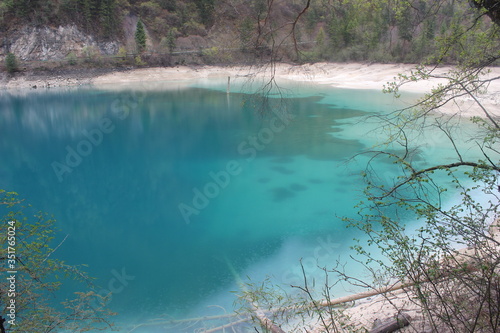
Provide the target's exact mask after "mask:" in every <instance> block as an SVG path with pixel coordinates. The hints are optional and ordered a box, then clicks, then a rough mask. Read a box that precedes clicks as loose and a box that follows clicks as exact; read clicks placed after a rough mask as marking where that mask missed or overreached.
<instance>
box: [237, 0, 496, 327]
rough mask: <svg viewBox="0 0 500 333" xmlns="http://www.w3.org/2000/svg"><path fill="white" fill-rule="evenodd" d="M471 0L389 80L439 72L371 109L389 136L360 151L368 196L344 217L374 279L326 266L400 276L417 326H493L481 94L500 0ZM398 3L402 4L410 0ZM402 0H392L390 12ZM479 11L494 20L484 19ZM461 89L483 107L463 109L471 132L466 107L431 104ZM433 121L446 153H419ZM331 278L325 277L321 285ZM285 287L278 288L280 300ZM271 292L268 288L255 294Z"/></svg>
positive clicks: (384, 282) (491, 231) (492, 189)
mask: <svg viewBox="0 0 500 333" xmlns="http://www.w3.org/2000/svg"><path fill="white" fill-rule="evenodd" d="M443 4H444V1H439V2H438V3H437V4H433V6H431V8H430V9H429V10H433V11H437V10H441V8H444V9H446V6H443V7H442V5H443ZM473 5H474V6H476V7H477V8H479V9H481V10H480V11H475V12H471V11H470V10H469V9H464V10H463V11H455V12H454V13H453V15H454V17H455V18H457V21H456V22H459V21H460V23H461V24H460V26H457V28H453V29H451V31H450V34H449V35H447V36H441V38H440V40H438V41H437V42H438V46H439V50H438V51H439V52H438V54H437V57H436V58H433V59H432V61H433V63H435V64H436V65H435V66H417V67H416V68H415V70H414V71H412V72H411V73H403V74H401V75H400V76H399V79H398V80H396V81H395V82H393V83H391V84H389V85H388V86H387V88H386V92H389V93H394V94H395V95H396V96H398V89H399V88H400V87H401V86H402V85H404V84H406V83H408V82H415V81H421V80H427V79H429V78H439V79H441V80H445V83H443V84H440V85H438V86H437V87H435V88H434V89H432V90H431V91H430V92H429V93H428V94H426V95H425V96H424V97H423V98H422V99H421V100H420V101H419V102H418V103H416V104H415V105H413V106H412V107H409V108H405V109H403V110H399V111H397V112H394V113H391V114H389V115H379V116H377V117H376V119H377V120H378V121H379V122H380V127H379V129H378V131H377V132H383V133H387V140H386V141H385V142H384V143H382V144H381V145H380V146H378V147H373V148H372V149H370V150H369V151H367V152H365V153H364V154H363V156H367V155H368V160H369V163H368V164H367V166H366V168H365V172H364V174H363V176H364V178H365V180H366V184H367V185H366V189H365V197H366V199H365V200H364V201H362V202H361V203H360V204H359V206H358V208H359V218H357V219H351V218H349V219H347V218H346V219H344V220H345V221H346V222H347V223H349V224H350V226H351V227H356V228H359V229H360V230H361V231H363V232H364V233H365V234H366V235H367V236H368V244H364V243H363V244H362V243H360V244H359V245H358V246H356V247H355V250H357V253H358V255H359V257H358V258H360V259H358V260H359V261H360V262H361V263H364V264H365V265H366V266H365V267H366V268H367V269H368V271H369V272H371V273H372V275H373V280H362V279H360V278H359V277H352V276H350V275H349V273H348V272H345V271H344V270H343V269H339V267H338V266H334V267H333V268H330V269H326V268H325V272H327V271H328V272H329V273H330V274H333V275H336V280H337V281H339V280H348V281H350V282H352V283H353V284H355V285H357V286H363V287H367V288H380V287H381V286H386V287H385V288H383V290H386V291H387V290H394V287H390V286H392V285H394V284H395V282H398V283H397V284H396V285H397V288H398V289H403V290H404V291H405V292H406V293H407V294H408V299H409V300H411V301H413V302H414V303H415V304H416V305H417V306H418V307H419V308H420V310H421V313H422V315H423V319H424V320H423V323H422V327H414V329H415V330H416V331H432V332H457V333H461V332H491V333H493V332H498V331H499V330H500V252H499V250H498V249H499V248H500V221H499V220H498V217H499V212H500V210H499V208H500V186H499V184H500V150H499V148H498V147H499V146H500V145H499V141H500V114H498V112H497V111H496V110H488V109H487V108H486V107H485V105H484V104H483V103H482V94H483V93H484V92H485V91H486V90H487V86H488V84H489V83H490V82H491V81H492V80H497V79H499V78H487V77H485V76H484V74H485V73H486V72H487V69H486V68H487V66H489V65H491V64H495V62H496V61H497V60H498V59H499V57H500V55H499V54H500V52H499V51H500V44H499V43H498V41H499V40H500V34H499V33H500V32H499V27H498V25H500V20H499V17H500V15H498V16H497V14H498V13H500V9H498V8H500V1H475V2H473ZM403 6H406V7H403V9H404V8H408V7H407V6H408V3H407V2H404V3H403ZM412 7H416V6H412ZM401 9H402V8H394V10H395V11H396V12H398V11H400V10H401ZM434 13H436V12H434ZM406 14H408V13H406ZM431 14H432V11H429V12H427V15H431ZM458 15H461V16H458ZM486 15H487V16H489V17H491V18H492V20H493V22H494V23H495V24H494V25H491V24H489V22H486V21H485V20H484V18H485V16H486ZM400 23H402V22H401V21H400ZM428 36H429V35H427V37H428ZM330 37H331V38H332V36H330ZM332 39H333V38H332ZM412 39H413V38H411V39H410V38H407V41H408V42H410V41H411V40H412ZM471 45H473V46H472V47H471ZM452 53H453V55H452V56H453V58H454V59H457V60H458V62H459V65H457V66H456V67H455V68H454V69H452V70H450V71H448V72H443V71H439V70H438V67H437V66H438V65H439V64H441V63H443V62H445V59H446V57H447V56H449V55H450V54H452ZM464 98H466V99H468V100H470V101H472V102H473V103H474V104H475V107H476V108H477V109H478V110H479V111H480V112H482V114H481V116H475V117H472V118H471V119H470V121H471V124H472V125H474V126H475V130H474V131H473V132H472V133H471V132H470V131H469V132H468V135H466V134H467V133H466V132H460V131H458V130H459V129H460V126H461V122H462V121H463V118H464V115H463V113H462V111H463V110H461V109H460V108H458V109H457V112H456V113H455V114H454V115H446V114H440V113H438V111H439V108H441V107H443V106H445V105H447V104H453V103H455V102H460V101H461V100H462V101H463V99H464ZM457 104H458V105H459V103H457ZM469 130H470V128H469ZM432 131H434V132H435V133H440V134H441V139H440V140H439V141H436V143H435V144H442V143H443V141H446V142H447V143H448V144H449V146H450V147H451V151H452V152H453V153H452V154H451V155H450V156H442V159H441V160H434V161H431V160H428V161H426V159H425V156H424V155H423V149H422V147H420V146H419V144H420V143H422V142H425V138H426V137H428V136H429V134H430V133H431V132H432ZM438 156H439V155H438ZM375 161H383V162H384V165H385V166H386V167H385V169H384V170H379V169H376V166H375V163H374V162H375ZM388 168H390V169H389V170H388ZM384 171H386V173H385V174H384ZM451 192H453V194H454V196H455V201H454V202H452V203H447V202H446V200H445V199H446V198H447V197H446V195H447V194H448V193H451ZM404 217H406V218H411V219H416V220H418V221H420V224H419V225H418V227H417V228H416V230H413V229H411V228H409V226H408V225H405V224H404V222H403V221H402V220H403V218H404ZM374 248H378V250H379V251H380V252H381V253H382V254H383V258H382V259H381V258H379V257H374V256H372V255H371V254H370V252H371V251H372V250H373V249H374ZM460 248H461V249H460ZM332 264H333V263H332ZM327 279H328V277H327ZM326 281H328V280H326ZM330 281H331V280H330ZM307 286H308V285H307V281H306V283H305V288H304V287H303V289H301V290H303V291H305V292H306V294H309V293H308V290H309V289H308V287H307ZM329 288H330V287H329V284H328V283H326V285H325V289H324V290H325V293H327V292H328V290H329ZM259 292H260V291H259V289H257V290H255V291H254V292H252V293H251V294H252V295H254V296H255V295H256V294H258V293H259ZM284 297H286V296H283V295H279V297H278V300H282V299H283V298H284ZM245 298H246V299H248V298H249V296H246V297H245ZM268 299H269V298H268V294H265V295H263V296H262V298H256V299H254V300H253V301H254V302H255V303H259V302H262V300H264V301H266V300H268ZM311 302H312V303H313V304H317V305H322V304H325V305H331V303H330V302H321V301H314V300H312V301H311ZM285 308H286V309H290V307H285ZM277 310H278V311H279V310H280V309H277ZM281 310H282V309H281ZM395 311H404V309H401V308H395ZM266 313H274V312H272V311H271V312H269V311H268V312H266ZM283 313H284V312H283ZM287 320H288V319H287ZM334 322H335V318H332V319H331V321H330V323H329V322H324V323H323V326H324V327H322V328H323V329H325V330H326V331H328V330H329V327H331V324H332V323H334ZM335 331H337V330H335Z"/></svg>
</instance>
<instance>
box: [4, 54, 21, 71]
mask: <svg viewBox="0 0 500 333" xmlns="http://www.w3.org/2000/svg"><path fill="white" fill-rule="evenodd" d="M5 68H6V69H7V72H8V73H10V74H12V73H14V72H17V71H18V69H19V67H18V65H17V59H16V56H15V55H14V54H13V53H10V52H9V53H7V55H6V56H5Z"/></svg>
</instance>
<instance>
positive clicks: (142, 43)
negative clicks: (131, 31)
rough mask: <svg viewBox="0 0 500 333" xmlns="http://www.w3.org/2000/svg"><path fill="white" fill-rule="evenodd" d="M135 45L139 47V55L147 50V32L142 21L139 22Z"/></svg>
mask: <svg viewBox="0 0 500 333" xmlns="http://www.w3.org/2000/svg"><path fill="white" fill-rule="evenodd" d="M135 44H136V46H137V52H139V53H142V52H143V51H144V50H145V49H146V31H145V30H144V25H143V24H142V21H141V20H139V21H137V27H136V29H135Z"/></svg>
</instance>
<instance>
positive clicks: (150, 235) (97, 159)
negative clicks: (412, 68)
mask: <svg viewBox="0 0 500 333" xmlns="http://www.w3.org/2000/svg"><path fill="white" fill-rule="evenodd" d="M165 87H168V88H169V89H164V88H165ZM285 87H287V88H288V89H286V90H284V95H283V96H280V95H275V96H274V97H275V98H270V99H262V98H259V97H258V96H254V95H252V94H249V93H247V92H248V91H245V89H248V86H247V85H245V84H240V85H238V84H237V83H235V84H234V85H233V86H232V87H231V92H230V93H229V94H227V93H226V86H225V83H224V82H223V81H198V82H193V83H191V84H190V87H186V85H185V84H183V86H182V88H181V87H179V88H178V89H176V88H175V85H174V84H172V83H161V84H160V83H158V84H155V85H154V87H151V86H147V85H144V84H143V85H141V86H138V85H130V86H123V87H120V89H106V88H104V87H102V88H99V89H98V88H88V87H87V88H73V89H59V90H58V89H53V90H45V91H36V92H32V91H25V92H23V93H19V92H17V93H8V92H3V93H1V95H0V110H1V111H0V129H1V132H2V137H1V145H0V156H1V162H0V188H3V189H6V190H10V191H16V192H18V193H19V194H20V196H21V197H23V198H26V200H27V201H28V202H29V203H31V204H32V205H33V206H34V207H35V208H36V209H38V210H42V211H45V212H48V213H51V214H53V215H54V217H55V218H56V219H57V221H58V227H59V228H60V229H61V232H60V237H61V239H62V238H63V237H64V236H65V235H69V236H68V238H67V240H66V241H65V242H64V244H63V245H62V246H61V247H60V248H59V249H58V251H57V254H58V256H59V257H60V258H62V259H64V260H65V261H66V262H67V263H69V264H88V265H89V267H88V272H89V274H90V275H91V276H94V277H96V278H97V284H99V285H100V289H98V290H96V292H98V293H101V294H103V295H104V294H107V293H109V292H111V293H112V299H111V301H110V303H109V306H110V308H111V309H112V310H114V311H117V312H118V313H119V315H118V317H117V318H116V319H115V321H116V322H117V323H118V324H121V325H122V327H124V329H123V331H124V332H129V331H130V330H131V327H133V325H138V324H140V323H144V322H147V321H149V320H151V319H153V318H163V319H171V318H185V317H189V316H192V317H196V316H201V315H218V314H223V313H224V311H228V312H230V311H232V303H233V300H234V295H233V294H232V293H231V292H230V291H237V290H238V288H239V286H238V284H237V283H236V281H237V280H238V279H240V278H241V279H243V280H246V279H247V276H248V277H250V278H251V279H252V280H253V281H261V280H262V279H264V278H265V277H266V276H268V275H269V276H272V277H273V281H274V282H276V283H284V284H286V285H290V284H300V282H301V279H302V275H301V274H302V273H301V268H300V265H299V260H300V259H301V258H302V260H303V261H302V262H303V264H304V266H305V268H306V269H307V272H308V274H311V276H312V275H314V274H316V273H318V272H317V271H318V270H317V268H316V264H318V263H319V264H321V265H323V264H324V265H328V264H330V263H332V262H334V261H335V260H337V259H338V258H339V257H340V258H341V260H342V257H343V258H344V260H347V259H348V255H349V254H351V253H352V252H350V251H351V250H350V246H352V245H353V244H354V242H353V240H352V239H353V238H355V237H362V236H360V235H359V234H357V231H356V230H354V229H346V226H345V224H344V223H343V222H342V221H341V220H340V218H339V217H341V216H347V217H352V216H354V215H355V214H356V210H355V208H353V207H354V205H355V204H356V203H358V202H359V200H361V199H362V196H361V195H362V188H363V183H362V180H361V177H360V173H361V171H362V170H363V168H364V164H363V163H364V162H366V161H365V160H363V159H361V160H360V161H359V162H351V163H346V161H347V160H348V159H349V158H351V157H352V156H354V155H355V154H357V153H359V152H361V151H362V150H363V149H367V148H368V147H370V146H372V145H374V144H376V143H379V142H377V140H379V138H380V136H379V135H378V134H379V133H372V134H374V135H366V133H367V131H368V130H371V129H373V128H374V124H373V123H371V122H368V121H366V120H364V119H365V118H364V117H366V116H367V115H370V114H374V113H377V112H390V111H392V110H395V109H397V108H400V107H402V106H406V103H409V100H411V99H412V98H415V97H414V96H410V98H409V99H408V100H403V101H395V100H393V98H392V97H391V96H387V95H383V94H382V93H380V92H378V91H367V90H365V91H360V90H342V89H332V88H327V87H318V86H311V85H290V84H289V86H285ZM285 111H286V112H285ZM427 139H428V141H429V142H428V145H427V146H426V147H424V148H423V152H422V156H423V157H422V158H423V159H427V160H428V161H427V162H430V159H432V158H433V156H437V155H439V157H441V158H442V157H443V154H442V151H445V150H446V149H449V147H447V146H445V145H441V140H440V139H439V134H436V136H433V133H429V134H428V135H427ZM437 151H439V152H440V153H439V154H436V152H437ZM379 167H380V168H385V169H384V170H386V171H385V177H387V178H391V177H392V174H391V172H392V171H391V169H390V166H386V165H383V164H380V165H379ZM355 274H362V272H361V271H359V270H358V268H355V269H354V272H353V275H355ZM72 287H73V286H72V285H68V286H66V287H65V288H64V289H63V290H62V293H68V294H69V293H70V292H72V291H73V290H72ZM336 292H337V295H336V296H342V293H344V294H345V293H348V292H349V290H343V289H342V288H340V287H339V288H338V290H336ZM162 329H164V328H160V327H158V326H154V325H150V326H145V327H140V328H137V329H135V330H134V332H160V331H161V332H164V331H165V330H162ZM184 330H185V331H186V332H191V331H192V328H190V329H188V328H184V327H177V328H175V329H174V330H173V331H172V332H174V331H176V332H183V331H184Z"/></svg>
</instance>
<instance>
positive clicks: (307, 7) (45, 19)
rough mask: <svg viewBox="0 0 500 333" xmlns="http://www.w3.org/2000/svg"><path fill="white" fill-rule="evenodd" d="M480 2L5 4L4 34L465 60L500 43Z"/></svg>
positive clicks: (222, 53)
mask: <svg viewBox="0 0 500 333" xmlns="http://www.w3.org/2000/svg"><path fill="white" fill-rule="evenodd" d="M473 7H474V6H473V5H472V3H469V2H468V1H452V0H445V1H434V0H432V1H429V0H411V1H388V0H374V1H357V0H347V1H337V0H316V1H309V2H307V1H300V0H291V1H290V0H287V1H285V0H251V1H246V0H222V1H214V0H185V1H180V0H149V1H143V0H48V1H41V0H15V1H14V0H2V1H0V31H2V34H4V35H5V36H9V35H10V34H11V33H12V32H14V31H16V30H18V29H20V27H24V26H50V27H57V26H64V25H76V26H77V27H78V28H79V29H80V30H81V31H83V32H84V33H86V34H89V35H91V36H93V37H94V38H95V39H96V40H98V41H116V42H118V43H119V44H120V45H121V46H122V49H121V52H122V53H125V52H128V53H143V52H146V53H151V54H163V55H168V54H170V55H171V54H174V53H178V54H181V53H182V52H183V51H193V48H195V49H198V50H199V51H200V55H201V56H202V57H199V58H197V59H196V61H197V62H202V63H207V64H212V63H218V64H223V63H242V62H246V63H251V62H254V61H255V60H256V59H267V60H268V59H269V55H270V54H273V57H275V58H274V60H278V61H294V62H302V63H303V62H314V61H334V62H347V61H364V62H377V63H394V62H398V63H421V62H425V63H446V64H458V63H464V62H468V61H472V60H471V59H473V58H475V57H476V56H477V55H478V54H481V55H484V54H487V53H488V52H493V51H491V49H493V48H494V47H495V44H496V41H495V38H494V36H495V34H496V33H497V30H498V27H497V26H496V25H495V24H492V22H491V19H489V18H487V17H486V16H485V15H480V16H479V17H477V18H476V16H475V15H472V13H473V12H475V11H476V9H475V8H473ZM130 22H134V24H135V22H137V23H138V22H141V24H144V28H145V30H146V35H147V39H148V43H147V45H146V44H144V47H142V46H140V45H138V44H137V41H135V43H134V40H133V36H129V35H127V33H126V31H125V30H126V27H125V26H126V25H127V24H130ZM135 29H137V27H135ZM465 32H467V33H465ZM5 38H7V39H8V37H5ZM5 38H4V43H5V42H6V41H5ZM450 41H453V43H450ZM450 44H453V46H451V47H449V46H448V45H450ZM277 49H279V52H273V51H274V50H277ZM76 53H78V52H76ZM189 61H190V60H188V62H189ZM167 63H168V62H167Z"/></svg>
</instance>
